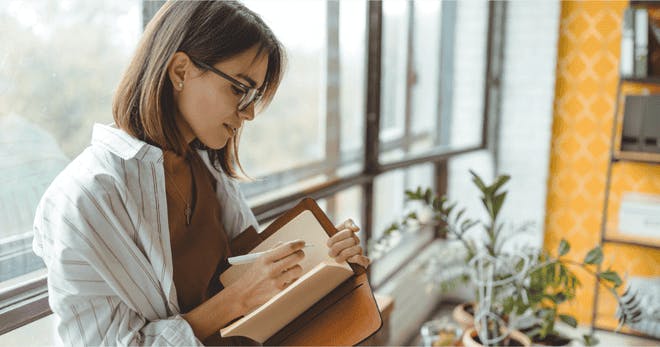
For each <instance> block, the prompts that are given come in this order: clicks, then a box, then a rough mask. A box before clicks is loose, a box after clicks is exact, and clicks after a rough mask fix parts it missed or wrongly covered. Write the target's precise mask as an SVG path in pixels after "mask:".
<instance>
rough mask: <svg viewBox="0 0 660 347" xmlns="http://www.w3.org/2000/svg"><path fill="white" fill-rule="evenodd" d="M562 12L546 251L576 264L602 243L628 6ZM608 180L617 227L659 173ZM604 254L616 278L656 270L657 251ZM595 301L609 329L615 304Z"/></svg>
mask: <svg viewBox="0 0 660 347" xmlns="http://www.w3.org/2000/svg"><path fill="white" fill-rule="evenodd" d="M561 6H562V9H561V18H560V35H559V42H558V57H557V77H556V86H555V88H556V90H555V104H554V115H553V129H552V134H553V136H552V143H551V153H550V172H549V179H548V197H547V213H546V222H545V230H546V235H545V247H546V248H547V249H549V250H553V251H554V250H556V249H557V247H558V245H559V241H560V240H561V239H562V238H566V239H567V240H568V241H569V242H570V244H571V246H572V248H571V252H570V254H571V255H572V257H573V258H574V259H575V260H582V259H583V257H584V255H585V254H586V253H587V251H589V250H590V249H591V248H593V247H594V246H596V245H598V244H599V243H600V230H601V222H602V214H603V207H604V202H605V201H604V198H605V187H606V177H607V167H608V161H609V156H610V144H611V137H612V126H613V121H614V118H615V117H614V113H615V112H614V111H615V107H616V99H617V86H618V83H619V73H618V60H619V52H620V42H621V24H622V19H623V12H624V10H625V8H626V7H627V6H628V3H627V2H626V1H619V2H613V1H592V2H586V1H580V2H577V1H575V2H573V1H570V2H569V1H566V2H562V4H561ZM612 173H613V176H612V190H611V193H610V194H611V197H612V200H611V201H610V210H611V211H614V212H612V214H610V216H611V218H610V220H611V221H612V223H616V219H615V218H616V216H615V215H616V213H615V212H616V210H615V209H618V203H619V201H620V196H621V193H622V192H623V191H629V190H637V191H647V192H656V193H660V183H659V182H660V166H659V167H658V168H653V167H652V166H650V165H648V164H626V163H623V164H621V163H619V164H616V165H615V167H614V169H613V172H612ZM613 218H614V219H613ZM609 224H610V223H608V225H609ZM614 225H616V224H614ZM604 252H605V259H606V260H605V263H606V266H608V264H612V266H613V267H614V269H615V270H619V271H621V272H622V273H623V272H628V273H629V274H631V275H645V276H648V275H658V271H660V266H659V264H660V254H659V253H658V251H657V250H650V249H645V248H640V247H633V246H622V245H615V244H608V245H606V247H605V248H604ZM576 271H577V272H578V273H579V271H580V270H576ZM579 275H580V280H581V282H582V289H581V290H579V291H578V298H577V300H574V301H573V302H572V303H569V304H567V305H566V307H565V308H564V309H565V310H566V311H568V312H570V313H572V314H574V315H575V316H576V318H577V319H578V322H580V323H581V324H590V323H591V315H592V309H593V296H594V281H593V279H592V277H590V276H586V275H585V274H582V273H579ZM599 298H600V300H599V307H598V312H599V322H601V323H602V325H607V326H611V325H612V323H613V322H612V321H611V320H607V319H606V320H601V319H600V317H601V316H602V317H611V316H612V315H613V314H614V310H615V302H614V301H613V300H611V298H610V297H608V295H607V293H604V292H601V293H600V295H599Z"/></svg>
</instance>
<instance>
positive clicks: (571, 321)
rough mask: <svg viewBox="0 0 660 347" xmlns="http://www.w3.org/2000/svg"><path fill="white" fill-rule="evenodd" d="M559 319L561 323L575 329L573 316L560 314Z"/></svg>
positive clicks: (575, 323) (575, 321) (575, 324)
mask: <svg viewBox="0 0 660 347" xmlns="http://www.w3.org/2000/svg"><path fill="white" fill-rule="evenodd" d="M559 319H561V321H562V322H564V323H566V324H568V325H570V326H571V327H573V328H577V320H576V319H575V317H573V316H569V315H567V314H560V315H559Z"/></svg>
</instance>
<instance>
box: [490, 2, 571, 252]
mask: <svg viewBox="0 0 660 347" xmlns="http://www.w3.org/2000/svg"><path fill="white" fill-rule="evenodd" d="M507 5H508V8H507V22H506V41H505V51H504V79H503V88H502V92H503V93H502V101H501V116H500V129H499V132H500V135H499V143H498V146H499V158H498V171H499V172H500V173H507V174H510V175H511V176H512V180H511V182H510V183H509V185H508V187H509V196H508V198H507V199H508V202H507V205H508V206H506V207H505V209H504V210H503V211H502V217H503V219H504V220H510V221H513V222H515V223H517V224H520V223H523V222H525V221H527V220H531V221H533V222H534V223H535V232H534V233H533V234H532V235H530V236H531V237H530V238H529V240H528V241H529V242H531V244H532V245H534V246H541V245H542V244H543V227H544V218H545V202H546V182H547V177H548V160H549V155H550V136H551V133H552V112H553V100H554V93H555V88H554V87H555V68H556V60H557V39H558V34H559V11H560V4H559V2H558V1H511V2H509V3H508V4H507Z"/></svg>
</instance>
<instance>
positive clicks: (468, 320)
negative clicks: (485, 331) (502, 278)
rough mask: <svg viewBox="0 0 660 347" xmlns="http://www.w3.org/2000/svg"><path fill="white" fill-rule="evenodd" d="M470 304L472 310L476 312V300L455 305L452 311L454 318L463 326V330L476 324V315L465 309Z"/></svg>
mask: <svg viewBox="0 0 660 347" xmlns="http://www.w3.org/2000/svg"><path fill="white" fill-rule="evenodd" d="M468 306H471V307H472V312H474V307H475V306H476V304H475V303H474V302H466V303H463V304H460V305H458V306H456V307H454V310H453V311H452V313H451V316H452V318H454V321H455V322H456V323H458V324H459V325H460V326H461V328H462V329H463V331H465V330H467V328H471V327H472V326H474V316H473V315H472V314H471V313H469V312H468V311H466V310H465V308H466V307H468Z"/></svg>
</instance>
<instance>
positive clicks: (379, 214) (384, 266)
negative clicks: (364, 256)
mask: <svg viewBox="0 0 660 347" xmlns="http://www.w3.org/2000/svg"><path fill="white" fill-rule="evenodd" d="M434 172H435V170H434V166H433V164H422V165H416V166H412V167H409V168H407V169H401V170H395V171H391V172H388V173H385V174H382V175H380V176H378V177H377V178H376V179H375V181H374V215H373V220H374V229H373V230H372V238H374V239H377V238H380V237H381V236H382V235H383V231H384V230H385V229H386V228H387V227H388V226H390V225H391V224H392V223H393V222H398V221H400V219H401V217H402V216H403V215H404V214H405V213H406V211H407V210H408V209H412V208H413V206H411V205H409V204H407V203H406V202H405V194H404V192H405V190H412V189H416V188H417V187H419V186H421V187H423V189H426V188H431V189H435V178H434V177H435V175H434ZM430 238H432V235H430V234H429V233H428V232H423V233H418V234H410V235H406V236H404V237H402V238H401V239H400V240H401V242H400V243H399V244H398V245H396V246H395V247H394V249H392V250H389V251H386V252H385V254H383V255H382V257H380V258H379V259H376V260H375V261H374V264H373V266H372V267H371V278H372V284H374V285H378V284H380V283H382V281H383V280H384V279H385V278H386V277H387V276H388V275H389V274H391V273H392V272H393V271H394V270H395V269H396V268H397V267H398V266H400V265H401V264H402V262H403V261H405V260H406V259H407V258H408V257H410V256H411V255H413V254H414V253H415V252H416V251H417V250H418V249H419V248H420V247H422V246H423V245H424V244H426V243H428V241H429V239H430Z"/></svg>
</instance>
